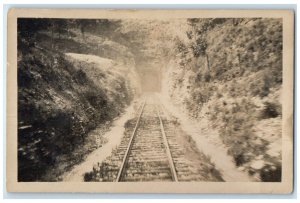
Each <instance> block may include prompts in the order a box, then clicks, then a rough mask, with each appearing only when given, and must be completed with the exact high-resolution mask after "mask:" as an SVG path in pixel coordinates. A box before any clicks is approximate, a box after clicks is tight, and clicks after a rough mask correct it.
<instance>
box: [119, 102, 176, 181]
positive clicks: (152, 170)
mask: <svg viewBox="0 0 300 203" xmlns="http://www.w3.org/2000/svg"><path fill="white" fill-rule="evenodd" d="M162 180H163V181H178V179H177V174H176V171H175V166H174V163H173V159H172V155H171V152H170V148H169V144H168V141H167V137H166V134H165V131H164V127H163V123H162V120H161V117H160V115H159V111H158V109H157V107H156V105H155V104H146V101H145V102H144V103H143V104H142V107H141V111H140V114H139V117H138V120H137V122H136V125H135V128H134V131H133V133H132V136H131V139H130V141H129V144H128V147H127V149H126V152H125V155H124V158H123V161H122V165H121V167H120V170H119V172H118V176H117V178H116V181H117V182H120V181H162Z"/></svg>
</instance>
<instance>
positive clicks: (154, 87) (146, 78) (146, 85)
mask: <svg viewBox="0 0 300 203" xmlns="http://www.w3.org/2000/svg"><path fill="white" fill-rule="evenodd" d="M140 76H141V85H142V91H143V92H160V90H161V73H160V71H159V70H157V69H150V68H148V69H144V70H143V71H141V72H140Z"/></svg>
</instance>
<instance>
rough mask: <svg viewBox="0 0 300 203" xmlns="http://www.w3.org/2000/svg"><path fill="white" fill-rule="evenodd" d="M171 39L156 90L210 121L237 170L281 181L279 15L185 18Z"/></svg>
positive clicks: (260, 177) (184, 108) (200, 117)
mask: <svg viewBox="0 0 300 203" xmlns="http://www.w3.org/2000/svg"><path fill="white" fill-rule="evenodd" d="M187 24H188V25H189V27H188V29H186V30H185V36H184V37H182V36H179V37H176V38H175V43H174V48H173V50H174V51H173V53H172V54H171V60H169V62H168V64H167V65H166V68H165V80H164V87H163V91H164V93H165V94H168V95H169V96H170V98H171V99H172V101H173V102H175V103H177V104H178V106H180V107H181V108H182V110H183V111H185V112H187V113H188V114H189V115H190V117H191V118H193V119H196V120H199V121H200V123H201V120H203V119H208V120H209V122H210V123H211V128H217V129H218V131H219V136H220V138H221V139H222V141H223V143H225V144H226V146H227V147H228V154H230V155H231V156H232V157H233V158H234V160H235V163H236V165H237V167H239V170H243V171H247V172H248V173H249V174H250V175H251V176H253V177H255V178H257V179H258V180H262V181H280V180H281V161H280V160H281V101H280V95H281V93H280V92H281V86H282V22H281V20H280V19H189V20H188V21H187Z"/></svg>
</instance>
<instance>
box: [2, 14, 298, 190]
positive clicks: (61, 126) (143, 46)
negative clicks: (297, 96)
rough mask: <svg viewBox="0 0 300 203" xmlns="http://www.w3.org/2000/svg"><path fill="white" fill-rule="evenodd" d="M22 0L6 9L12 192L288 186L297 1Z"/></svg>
mask: <svg viewBox="0 0 300 203" xmlns="http://www.w3.org/2000/svg"><path fill="white" fill-rule="evenodd" d="M25 10H26V9H23V10H22V9H15V10H14V12H12V13H13V14H12V15H11V18H10V19H9V20H13V21H14V22H13V23H12V24H9V26H10V27H11V29H12V30H14V34H12V35H11V36H10V39H11V41H13V42H14V43H11V44H9V45H10V48H11V50H12V52H13V54H11V55H10V56H11V57H13V59H12V60H11V61H9V62H11V63H10V65H11V66H13V68H12V70H13V71H12V72H11V73H8V75H9V76H11V77H13V78H15V79H14V82H13V81H11V82H12V83H11V84H14V85H15V86H14V87H13V89H12V91H9V89H8V91H7V92H8V94H11V96H12V97H9V98H8V102H7V103H10V104H8V105H10V107H11V108H12V109H14V110H12V111H10V110H9V109H8V112H11V114H9V113H8V115H9V116H11V118H12V120H11V122H8V127H10V128H11V129H12V130H11V131H8V134H7V139H8V140H9V143H12V145H10V146H7V148H8V155H11V158H10V157H8V158H7V161H8V162H9V163H8V166H11V165H13V167H14V170H11V171H10V172H9V173H10V174H11V176H10V177H12V178H11V179H10V178H9V177H8V178H7V179H8V184H10V183H14V184H12V186H11V187H10V188H11V190H18V191H20V190H21V191H22V189H20V188H21V186H22V187H23V189H24V187H26V184H28V185H31V184H33V185H32V186H34V187H35V188H37V189H33V190H32V191H38V190H39V189H38V188H39V186H38V185H35V184H41V185H42V184H43V183H47V184H49V185H48V186H49V187H51V184H52V183H53V182H54V183H55V184H58V185H57V186H54V185H53V186H52V187H57V189H51V191H53V190H54V191H57V190H59V188H60V184H67V185H69V186H70V187H71V185H73V187H74V190H70V189H67V190H68V191H86V190H84V189H82V190H81V189H80V188H78V187H77V188H76V185H81V184H84V185H89V184H90V185H93V186H95V185H97V184H99V185H100V186H101V187H99V190H97V191H98V192H101V191H103V192H104V191H109V192H120V190H118V189H116V188H117V187H118V186H119V185H120V187H122V191H125V192H126V191H127V192H130V191H131V192H132V191H133V192H180V191H182V192H189V185H190V186H191V187H190V188H191V190H190V192H195V191H196V192H198V193H202V192H219V193H223V192H224V193H226V192H245V193H247V192H251V191H254V192H256V193H260V192H272V191H275V192H278V193H281V192H282V193H285V192H291V191H292V184H293V180H292V178H293V174H292V173H293V169H292V168H293V163H292V160H293V149H292V146H293V133H292V132H293V130H292V126H293V105H292V104H293V103H292V100H293V99H292V98H293V69H294V68H293V51H294V50H293V36H294V33H293V13H292V12H289V11H279V12H278V11H273V12H271V11H269V12H264V11H262V12H258V11H257V13H255V12H254V11H253V12H250V11H248V14H249V15H247V12H244V13H243V12H238V11H236V12H233V11H227V12H224V13H222V11H219V12H217V11H215V12H214V11H201V10H198V11H197V10H194V11H193V12H189V11H177V12H174V11H151V10H148V11H141V10H140V11H126V12H125V11H123V12H122V11H120V12H119V11H104V10H94V11H91V12H90V11H85V12H84V10H81V11H80V12H79V11H78V12H76V10H73V11H72V12H71V11H70V12H69V11H68V10H66V11H58V10H56V11H57V15H56V12H55V10H44V11H43V10H38V9H37V10H32V11H33V13H31V12H28V13H29V14H28V13H27V14H25V15H24V13H25ZM35 12H36V15H34V13H35ZM89 12H90V13H89ZM172 13H173V14H172ZM245 13H246V14H245ZM13 44H14V45H13ZM9 68H10V67H8V69H9ZM10 98H11V100H9V99H10ZM8 120H9V119H8ZM10 133H11V134H10ZM9 143H8V144H9ZM119 182H124V183H122V184H121V183H119ZM133 182H134V183H135V184H134V187H132V188H130V187H131V185H130V184H131V183H133ZM54 183H53V184H54ZM110 183H111V184H113V185H109V184H110ZM147 183H150V184H151V187H150V188H149V189H147V187H144V190H143V189H141V188H140V189H137V188H138V187H139V184H140V185H141V186H142V185H143V184H147ZM168 183H169V184H173V186H172V187H176V186H177V185H178V187H179V189H178V190H176V189H174V190H172V188H170V187H167V186H168ZM181 183H182V184H184V189H183V187H181V185H180V184H181ZM18 184H20V187H17V186H16V185H18ZM105 184H107V187H106V185H105ZM124 184H125V185H124ZM126 184H129V185H128V188H127V189H126ZM165 184H166V185H165ZM174 184H175V185H174ZM198 184H200V185H201V187H200V185H199V187H198V186H197V185H198ZM206 184H207V185H208V186H207V188H206V189H204V187H205V185H206ZM223 184H225V185H223ZM227 184H233V187H232V189H229V188H228V187H230V186H229V185H227ZM243 184H245V185H246V186H245V187H242V186H243ZM247 184H249V185H247ZM251 184H252V185H251ZM264 184H266V186H265V185H264ZM273 184H274V187H275V186H276V187H277V188H279V189H274V188H273V187H272V186H273ZM13 185H15V186H13ZM84 185H81V186H82V187H84ZM215 185H216V186H217V187H214V186H215ZM283 185H284V186H283ZM46 186H47V185H46ZM46 186H45V187H46ZM146 186H147V185H146ZM160 186H161V191H160V190H159V189H160V188H159V187H160ZM219 186H220V187H221V188H219V189H216V188H218V187H219ZM62 187H63V186H62ZM105 187H106V189H104V190H101V189H100V188H105ZM114 187H116V188H115V190H114ZM238 187H241V188H239V189H238ZM17 188H19V189H17ZM210 188H211V189H210ZM213 188H215V189H213ZM247 188H248V189H247ZM261 188H264V189H261ZM268 188H270V191H269V190H268ZM272 188H273V189H272ZM284 188H285V189H284ZM28 190H29V191H30V189H28ZM94 190H96V189H93V190H88V191H94ZM260 190H261V191H260ZM26 191H27V190H26ZM47 191H48V190H47V189H45V190H44V192H47ZM61 191H63V190H61Z"/></svg>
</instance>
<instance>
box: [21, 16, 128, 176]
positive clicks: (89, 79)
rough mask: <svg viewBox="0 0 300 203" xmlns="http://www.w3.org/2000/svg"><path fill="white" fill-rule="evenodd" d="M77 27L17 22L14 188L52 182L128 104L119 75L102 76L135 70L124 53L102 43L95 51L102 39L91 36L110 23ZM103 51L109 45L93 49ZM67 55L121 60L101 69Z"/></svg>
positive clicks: (51, 21) (123, 80) (61, 22)
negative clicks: (24, 183) (27, 183)
mask: <svg viewBox="0 0 300 203" xmlns="http://www.w3.org/2000/svg"><path fill="white" fill-rule="evenodd" d="M77 21H78V22H77ZM77 21H75V20H55V19H40V20H37V19H19V20H18V180H19V181H53V180H58V177H59V175H61V173H62V172H65V170H68V169H69V168H70V167H71V166H72V164H76V163H78V162H80V161H81V160H82V159H83V157H84V156H85V154H87V153H88V152H89V150H91V148H88V149H87V148H85V147H84V146H85V145H95V140H91V138H90V137H88V135H89V134H88V133H89V132H90V131H91V130H93V129H95V128H96V127H97V126H99V124H105V123H107V122H110V121H111V120H112V119H113V118H115V117H116V116H118V115H119V114H120V113H121V112H122V111H123V109H124V107H125V106H126V105H128V104H129V102H130V101H131V99H132V97H133V94H134V92H133V90H132V89H134V87H133V86H131V84H130V82H129V81H128V78H126V75H125V74H123V75H122V74H114V75H113V76H111V73H110V71H109V70H107V69H108V68H114V67H113V65H114V64H116V65H117V64H123V65H122V67H121V68H123V66H124V67H128V68H131V69H134V62H133V59H132V58H130V55H131V53H130V52H128V50H126V49H125V48H123V49H120V47H121V48H122V45H119V44H118V43H113V42H110V41H109V40H104V39H102V40H100V41H98V43H99V44H97V43H95V41H97V39H99V38H101V36H102V35H101V34H103V33H104V32H101V33H100V34H98V36H100V37H98V36H94V35H93V34H92V33H95V32H97V30H96V29H95V25H98V27H101V26H112V24H114V23H111V22H107V21H105V22H104V21H103V22H102V21H95V20H90V21H89V23H86V22H84V23H82V22H81V21H79V20H77ZM81 23H82V24H81ZM82 25H85V27H84V28H82ZM92 28H93V29H92ZM106 30H107V29H106ZM103 35H104V34H103ZM97 37H98V38H97ZM95 38H97V39H95ZM102 38H104V37H103V36H102ZM105 43H111V44H112V45H109V47H110V49H106V50H107V52H105V54H103V51H102V52H101V51H99V49H100V48H103V46H105ZM67 52H75V53H81V54H94V55H98V56H102V57H109V56H111V57H112V56H113V55H114V54H116V53H118V55H119V59H120V60H119V61H118V60H117V61H116V62H115V63H114V64H113V65H112V67H104V65H103V66H101V65H99V64H96V65H95V64H91V63H88V62H78V61H74V60H71V59H70V57H67V55H65V54H66V53H67ZM121 58H123V59H121ZM97 65H98V66H97ZM95 66H97V67H95ZM119 66H120V65H119ZM130 66H131V67H130ZM119 68H120V67H119ZM115 71H119V70H115ZM128 77H129V76H128ZM98 136H100V135H98ZM93 139H95V137H94V138H93ZM93 147H94V146H93ZM78 149H80V150H79V151H78ZM75 152H76V153H75ZM62 157H64V158H62ZM49 173H55V174H52V175H51V174H49Z"/></svg>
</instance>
